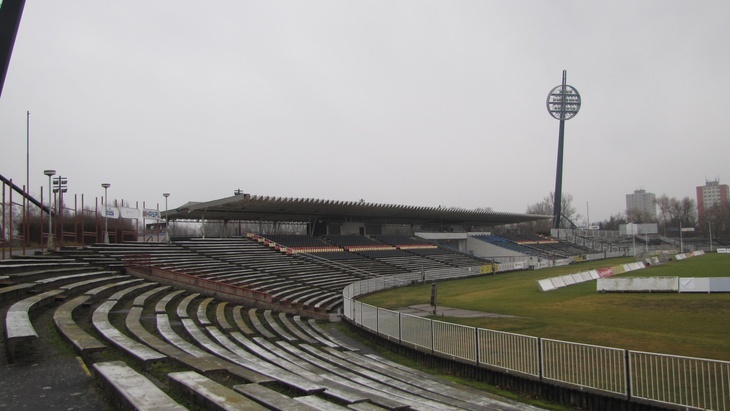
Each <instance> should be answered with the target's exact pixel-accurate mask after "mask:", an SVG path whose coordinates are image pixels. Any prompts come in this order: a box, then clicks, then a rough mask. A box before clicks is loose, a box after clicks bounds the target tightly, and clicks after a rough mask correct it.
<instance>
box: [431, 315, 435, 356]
mask: <svg viewBox="0 0 730 411" xmlns="http://www.w3.org/2000/svg"><path fill="white" fill-rule="evenodd" d="M435 352H436V330H435V329H434V328H433V320H431V353H432V354H433V353H435Z"/></svg>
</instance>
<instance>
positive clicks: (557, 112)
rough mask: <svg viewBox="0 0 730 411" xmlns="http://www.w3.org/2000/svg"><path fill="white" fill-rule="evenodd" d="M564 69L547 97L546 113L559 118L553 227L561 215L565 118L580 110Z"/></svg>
mask: <svg viewBox="0 0 730 411" xmlns="http://www.w3.org/2000/svg"><path fill="white" fill-rule="evenodd" d="M566 73H567V72H566V71H565V70H563V84H561V85H559V86H556V87H554V88H553V89H552V90H550V93H549V94H548V97H547V109H548V113H550V115H551V116H553V117H554V118H555V119H556V120H560V131H559V134H558V167H557V172H556V175H555V199H554V201H555V202H554V203H553V228H559V227H560V217H561V215H562V210H561V207H562V195H563V193H562V190H563V141H564V134H565V120H570V119H571V118H573V117H575V115H576V114H578V111H579V110H580V94H578V90H576V89H575V88H573V87H572V86H569V85H567V84H565V78H566Z"/></svg>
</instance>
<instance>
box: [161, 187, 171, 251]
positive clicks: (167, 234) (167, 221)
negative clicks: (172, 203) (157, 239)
mask: <svg viewBox="0 0 730 411" xmlns="http://www.w3.org/2000/svg"><path fill="white" fill-rule="evenodd" d="M162 196H163V197H165V242H166V243H169V242H170V217H168V215H167V197H170V193H162Z"/></svg>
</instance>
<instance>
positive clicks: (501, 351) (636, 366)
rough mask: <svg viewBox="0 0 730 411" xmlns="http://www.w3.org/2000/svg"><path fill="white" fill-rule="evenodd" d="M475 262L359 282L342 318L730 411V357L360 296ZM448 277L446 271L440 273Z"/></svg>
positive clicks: (425, 342) (545, 376)
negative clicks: (426, 311) (546, 334)
mask: <svg viewBox="0 0 730 411" xmlns="http://www.w3.org/2000/svg"><path fill="white" fill-rule="evenodd" d="M476 273H479V270H478V267H477V268H476V269H475V268H474V267H471V268H467V269H453V270H432V271H426V272H424V273H409V274H404V275H398V276H391V277H383V278H378V279H370V280H363V281H358V282H356V283H353V284H351V285H350V286H348V287H346V288H345V289H344V290H343V297H344V306H343V309H344V316H345V317H347V318H348V319H349V320H350V321H352V322H354V323H356V324H358V325H359V326H361V327H362V328H365V329H367V330H369V331H371V332H373V333H376V334H378V335H380V336H383V337H385V338H388V339H390V340H392V341H395V342H398V343H400V344H402V345H405V346H409V347H412V348H414V349H417V350H420V351H424V352H428V353H431V354H433V355H436V356H440V357H443V358H449V359H453V360H457V361H460V362H464V363H469V364H473V365H476V366H478V367H484V368H489V369H494V370H496V371H503V372H509V373H519V374H520V375H523V376H525V377H527V378H531V379H537V380H540V381H545V382H550V383H554V384H558V385H565V386H570V387H576V388H578V389H581V390H589V391H594V392H596V393H599V394H603V395H608V396H614V397H620V398H625V399H627V400H639V401H645V402H654V403H659V404H669V405H673V406H681V407H688V408H693V409H709V410H719V411H728V410H730V362H727V361H719V360H710V359H703V358H691V357H681V356H673V355H666V354H656V353H649V352H638V351H629V350H625V349H621V348H613V347H603V346H596V345H590V344H580V343H574V342H569V341H558V340H552V339H547V338H539V337H532V336H527V335H520V334H514V333H508V332H502V331H495V330H488V329H482V328H474V327H468V326H463V325H459V324H451V323H445V322H443V321H438V320H432V319H428V318H423V317H418V316H413V315H410V314H404V313H400V312H397V311H392V310H386V309H383V308H379V307H376V306H373V305H369V304H365V303H362V302H360V301H357V300H355V298H356V297H357V296H360V295H363V294H368V293H372V292H376V291H381V290H385V289H388V288H394V287H400V286H405V285H411V284H413V283H414V282H427V281H435V280H443V279H447V278H457V277H459V276H461V277H467V276H473V275H475V274H476ZM442 275H443V276H442Z"/></svg>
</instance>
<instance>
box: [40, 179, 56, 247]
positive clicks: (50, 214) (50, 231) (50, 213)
mask: <svg viewBox="0 0 730 411" xmlns="http://www.w3.org/2000/svg"><path fill="white" fill-rule="evenodd" d="M43 174H45V175H47V176H48V251H51V250H53V221H52V220H53V209H52V207H53V204H52V202H51V201H52V199H53V195H52V194H51V193H53V189H52V188H51V177H52V176H54V175H56V170H44V171H43Z"/></svg>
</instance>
